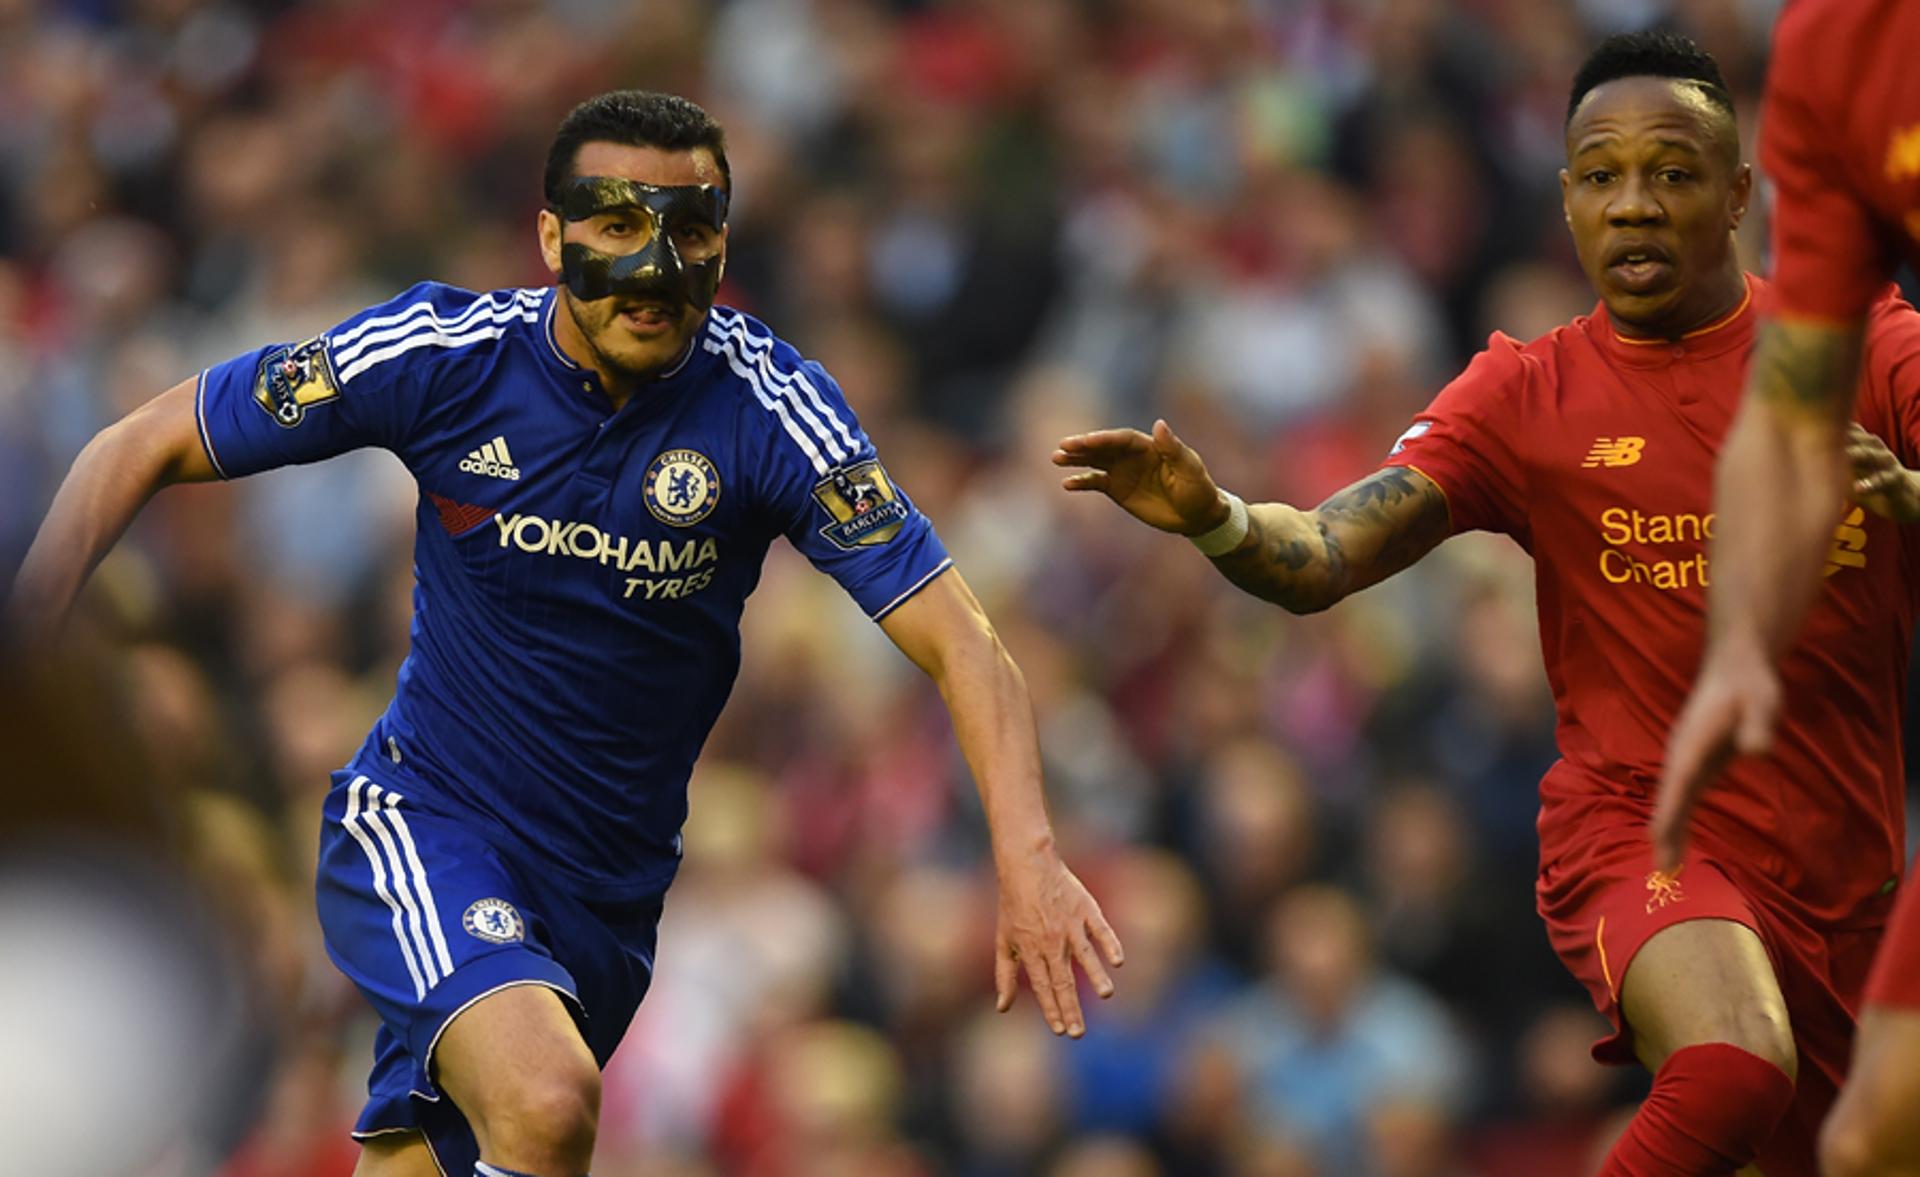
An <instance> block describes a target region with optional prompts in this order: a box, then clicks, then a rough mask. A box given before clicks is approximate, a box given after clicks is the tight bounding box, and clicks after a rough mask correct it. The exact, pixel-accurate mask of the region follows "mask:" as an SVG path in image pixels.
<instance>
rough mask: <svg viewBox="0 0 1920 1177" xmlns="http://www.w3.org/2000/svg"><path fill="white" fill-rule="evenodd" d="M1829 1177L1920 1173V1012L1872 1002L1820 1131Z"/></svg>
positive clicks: (1823, 1167)
mask: <svg viewBox="0 0 1920 1177" xmlns="http://www.w3.org/2000/svg"><path fill="white" fill-rule="evenodd" d="M1820 1171H1821V1173H1823V1174H1824V1175H1825V1177H1920V1011H1915V1010H1911V1009H1906V1008H1902V1007H1899V1006H1890V1005H1869V1006H1868V1007H1867V1008H1866V1010H1865V1011H1864V1012H1863V1013H1862V1014H1861V1015H1860V1030H1859V1033H1858V1034H1857V1035H1855V1037H1854V1048H1853V1069H1852V1071H1851V1072H1849V1073H1848V1075H1847V1085H1846V1086H1845V1087H1843V1088H1841V1089H1840V1102H1839V1103H1837V1104H1835V1105H1834V1109H1833V1114H1832V1115H1831V1116H1829V1117H1828V1118H1827V1124H1826V1127H1825V1128H1824V1129H1823V1130H1822V1131H1821V1133H1820Z"/></svg>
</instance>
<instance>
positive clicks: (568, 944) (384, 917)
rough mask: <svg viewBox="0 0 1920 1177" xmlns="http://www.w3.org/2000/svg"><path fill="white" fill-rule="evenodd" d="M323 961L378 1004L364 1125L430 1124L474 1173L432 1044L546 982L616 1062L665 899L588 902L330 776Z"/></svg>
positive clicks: (545, 875) (454, 831)
mask: <svg viewBox="0 0 1920 1177" xmlns="http://www.w3.org/2000/svg"><path fill="white" fill-rule="evenodd" d="M315 890H316V896H317V900H318V905H319V909H320V928H321V931H322V933H323V934H324V935H325V937H326V944H327V955H328V956H330V957H332V958H333V962H334V963H335V964H336V965H338V966H339V967H340V970H341V971H342V972H344V973H345V974H346V975H347V976H348V977H349V978H350V979H351V980H352V981H353V983H354V984H355V985H357V986H359V988H360V992H362V993H364V994H366V996H367V1000H369V1001H371V1002H372V1003H373V1006H374V1008H375V1009H376V1010H378V1011H379V1014H380V1021H381V1026H380V1032H379V1036H378V1037H377V1038H376V1039H375V1042H374V1064H373V1073H372V1075H371V1076H370V1077H369V1078H368V1080H367V1093H368V1100H367V1106H366V1108H365V1110H363V1111H362V1112H361V1113H360V1119H359V1121H358V1122H357V1123H356V1124H355V1125H354V1132H353V1134H354V1135H355V1136H356V1137H358V1138H360V1139H363V1140H364V1139H366V1138H368V1137H371V1136H378V1135H382V1134H385V1133H390V1132H418V1133H420V1134H422V1135H423V1136H424V1137H425V1138H426V1140H427V1144H428V1146H429V1147H430V1148H431V1149H432V1150H433V1153H434V1158H435V1160H436V1161H437V1162H438V1163H439V1165H440V1168H441V1169H442V1171H444V1172H447V1173H454V1174H466V1173H471V1172H472V1171H473V1163H474V1161H475V1160H477V1159H478V1148H477V1146H476V1144H475V1141H474V1137H473V1130H472V1129H471V1128H470V1127H469V1126H468V1125H467V1122H466V1119H465V1117H463V1116H462V1115H461V1114H460V1111H459V1109H458V1108H456V1107H454V1106H453V1101H452V1100H450V1099H447V1098H445V1097H444V1096H443V1095H442V1093H441V1091H440V1089H439V1088H438V1087H437V1086H436V1085H435V1082H434V1058H433V1050H434V1046H435V1045H436V1044H437V1043H438V1042H439V1040H440V1035H441V1033H442V1032H444V1031H445V1030H446V1028H447V1025H448V1024H449V1023H450V1022H452V1021H453V1019H454V1018H455V1017H457V1016H458V1015H459V1014H460V1013H461V1011H463V1010H465V1009H466V1008H467V1007H468V1006H470V1005H472V1004H473V1003H474V1002H476V1001H479V1000H480V999H481V998H483V997H486V996H487V995H489V994H491V993H495V992H498V991H499V990H501V989H505V988H509V987H512V986H515V985H545V986H546V987H548V988H550V989H552V990H554V991H555V992H556V993H558V994H560V996H561V998H562V999H563V1001H564V1002H565V1004H566V1005H567V1007H568V1009H569V1010H571V1011H572V1013H573V1016H574V1021H575V1022H576V1023H577V1024H578V1025H579V1027H580V1033H581V1036H582V1037H583V1038H585V1039H586V1043H587V1046H588V1047H589V1048H590V1049H591V1050H592V1051H593V1057H594V1058H595V1059H596V1060H598V1061H599V1063H600V1065H601V1066H605V1065H606V1063H607V1059H608V1058H610V1057H611V1056H612V1054H613V1049H614V1047H616V1046H618V1045H619V1044H620V1039H621V1037H622V1036H623V1035H624V1034H625V1033H626V1031H627V1025H628V1023H629V1022H631V1021H632V1020H633V1014H634V1011H635V1010H637V1009H638V1008H639V1007H640V999H641V998H642V997H643V996H645V994H646V992H647V985H648V983H649V982H650V981H651V980H652V978H653V950H654V934H655V929H656V927H657V926H658V924H659V920H660V897H658V896H653V897H650V898H647V899H643V900H638V901H633V902H627V903H612V904H609V903H590V902H586V901H583V900H581V899H578V898H576V897H574V896H573V895H571V894H569V893H567V892H566V891H565V890H563V889H561V888H560V887H559V886H558V885H557V884H556V883H555V882H554V880H553V879H552V876H551V873H550V872H543V871H541V870H539V869H538V868H537V867H536V866H535V864H533V863H530V862H526V861H525V860H524V859H523V858H521V857H520V856H519V855H518V853H517V852H516V851H515V850H513V849H512V848H509V847H503V846H499V845H496V844H493V843H491V842H489V841H488V840H487V838H486V837H485V836H484V835H483V834H481V833H480V832H479V831H477V830H476V829H475V828H474V827H473V825H472V824H470V823H463V822H462V821H461V820H460V819H459V818H458V817H457V816H454V815H452V814H449V813H447V812H444V811H440V810H436V809H435V808H434V807H433V806H432V805H430V804H427V803H424V802H421V801H419V800H416V798H415V796H414V795H413V790H411V789H410V788H409V786H407V785H406V784H404V783H403V784H401V785H400V788H399V791H395V789H394V788H393V787H392V783H391V782H385V781H380V780H376V779H373V778H371V777H369V776H367V775H366V774H364V773H360V772H355V771H352V770H343V771H341V772H337V773H335V774H333V789H332V791H330V792H329V793H328V794H327V800H326V805H325V808H324V811H323V821H322V824H321V830H320V866H319V874H318V879H317V881H316V888H315Z"/></svg>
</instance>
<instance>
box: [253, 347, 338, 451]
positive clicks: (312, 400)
mask: <svg viewBox="0 0 1920 1177" xmlns="http://www.w3.org/2000/svg"><path fill="white" fill-rule="evenodd" d="M339 395H340V382H339V380H338V379H337V378H335V376H334V372H333V357H332V356H331V355H330V354H329V353H328V351H327V337H326V336H324V335H316V336H314V337H313V338H312V339H309V340H307V341H306V342H305V343H295V344H289V345H288V346H286V347H276V348H274V349H273V350H272V351H269V352H268V353H267V354H266V355H265V356H263V357H261V360H260V370H259V371H258V372H256V373H255V374H254V380H253V403H255V404H257V405H259V406H260V407H261V408H262V409H264V410H266V412H267V414H268V415H269V416H271V417H272V418H273V419H274V421H275V422H277V423H278V424H280V425H281V426H283V427H285V428H287V429H292V428H293V427H294V426H296V425H298V424H300V422H301V421H303V420H305V419H306V416H307V410H308V409H309V408H311V407H312V406H314V405H317V404H323V403H325V402H327V401H330V400H333V399H334V398H335V397H338V396H339Z"/></svg>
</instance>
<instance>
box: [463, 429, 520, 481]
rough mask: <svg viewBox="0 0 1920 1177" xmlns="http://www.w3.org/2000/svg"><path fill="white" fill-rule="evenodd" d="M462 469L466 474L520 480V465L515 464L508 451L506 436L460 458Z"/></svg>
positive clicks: (497, 438)
mask: <svg viewBox="0 0 1920 1177" xmlns="http://www.w3.org/2000/svg"><path fill="white" fill-rule="evenodd" d="M460 470H461V472H462V473H466V474H482V475H485V476H486V477H488V478H504V479H506V480H507V481H508V482H518V481H520V467H518V466H516V465H514V464H513V455H512V454H510V453H508V452H507V439H506V438H504V437H496V438H494V439H493V440H492V441H490V442H488V443H487V444H485V445H483V446H481V447H480V448H479V449H477V450H474V451H472V452H470V453H469V454H467V456H466V457H464V458H462V459H460Z"/></svg>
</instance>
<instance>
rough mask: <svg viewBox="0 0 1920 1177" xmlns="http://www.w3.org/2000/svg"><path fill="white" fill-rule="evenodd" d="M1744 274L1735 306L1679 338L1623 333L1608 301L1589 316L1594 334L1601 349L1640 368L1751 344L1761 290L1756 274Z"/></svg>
mask: <svg viewBox="0 0 1920 1177" xmlns="http://www.w3.org/2000/svg"><path fill="white" fill-rule="evenodd" d="M1743 276H1744V277H1745V279H1746V291H1745V293H1743V294H1742V295H1741V296H1740V302H1739V303H1738V304H1737V305H1736V306H1735V307H1734V308H1733V309H1732V310H1730V311H1728V312H1727V313H1726V314H1724V315H1722V316H1720V317H1719V318H1718V319H1715V320H1714V321H1713V322H1711V323H1708V324H1706V325H1705V326H1703V327H1696V328H1694V329H1693V330H1691V331H1689V332H1687V333H1686V334H1685V335H1682V336H1681V337H1680V338H1678V339H1636V338H1633V337H1632V336H1628V335H1623V334H1621V333H1620V330H1619V328H1617V327H1616V326H1614V322H1613V318H1612V316H1610V315H1608V314H1607V304H1606V303H1604V302H1602V303H1600V304H1599V305H1598V306H1596V307H1595V308H1594V312H1593V315H1592V317H1591V319H1590V320H1589V322H1590V323H1591V324H1592V333H1593V336H1594V338H1595V340H1596V341H1597V342H1598V343H1599V344H1600V347H1601V350H1603V351H1605V352H1606V353H1607V354H1608V355H1611V356H1613V357H1615V358H1616V359H1618V360H1620V361H1621V362H1622V363H1625V364H1629V365H1631V366H1633V367H1636V368H1665V367H1671V366H1672V365H1675V364H1685V363H1689V362H1693V361H1697V360H1703V359H1706V358H1708V357H1710V356H1719V355H1725V354H1726V353H1727V352H1730V351H1733V350H1735V349H1736V348H1741V349H1744V348H1748V347H1751V346H1752V345H1753V329H1754V322H1755V319H1756V316H1755V314H1754V297H1755V295H1756V294H1758V293H1760V290H1759V289H1758V288H1757V287H1758V283H1757V281H1756V280H1755V278H1754V277H1753V275H1751V274H1746V275H1743Z"/></svg>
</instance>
